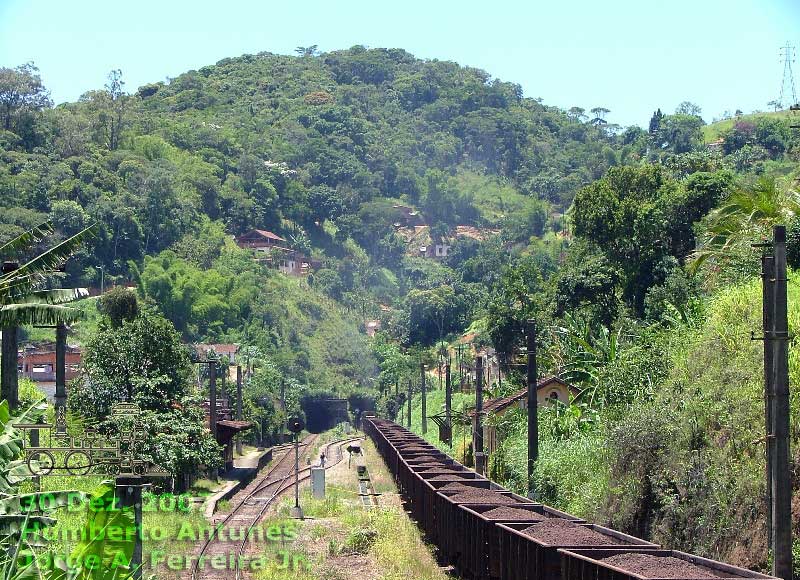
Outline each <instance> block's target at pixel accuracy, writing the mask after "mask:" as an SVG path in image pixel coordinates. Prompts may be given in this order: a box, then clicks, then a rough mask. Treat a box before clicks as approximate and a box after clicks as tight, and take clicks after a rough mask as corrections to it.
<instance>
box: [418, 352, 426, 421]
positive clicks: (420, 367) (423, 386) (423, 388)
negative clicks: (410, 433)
mask: <svg viewBox="0 0 800 580" xmlns="http://www.w3.org/2000/svg"><path fill="white" fill-rule="evenodd" d="M419 369H420V375H421V377H422V382H421V383H420V387H421V388H422V434H423V435H425V433H427V432H428V410H427V408H426V401H425V395H426V393H425V365H424V364H422V363H420V365H419Z"/></svg>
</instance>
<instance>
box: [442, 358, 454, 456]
mask: <svg viewBox="0 0 800 580" xmlns="http://www.w3.org/2000/svg"><path fill="white" fill-rule="evenodd" d="M452 407H453V385H452V384H451V383H450V357H449V356H448V357H447V363H445V365H444V420H445V423H447V428H448V430H449V433H450V436H449V437H448V443H449V444H450V445H453V420H452Z"/></svg>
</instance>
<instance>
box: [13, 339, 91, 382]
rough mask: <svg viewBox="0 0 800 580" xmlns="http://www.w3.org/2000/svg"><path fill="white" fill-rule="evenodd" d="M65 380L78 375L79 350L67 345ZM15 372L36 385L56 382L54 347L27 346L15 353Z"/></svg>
mask: <svg viewBox="0 0 800 580" xmlns="http://www.w3.org/2000/svg"><path fill="white" fill-rule="evenodd" d="M64 362H65V364H66V369H65V373H64V374H65V378H66V380H68V381H69V380H71V379H74V378H75V377H77V376H78V374H79V373H80V366H81V349H80V347H78V346H70V345H67V348H66V353H65V357H64ZM17 371H18V373H19V376H20V377H24V378H27V379H31V380H33V381H35V382H37V383H52V384H55V380H56V346H55V344H45V345H40V346H27V347H25V348H23V349H22V350H20V351H19V352H18V353H17Z"/></svg>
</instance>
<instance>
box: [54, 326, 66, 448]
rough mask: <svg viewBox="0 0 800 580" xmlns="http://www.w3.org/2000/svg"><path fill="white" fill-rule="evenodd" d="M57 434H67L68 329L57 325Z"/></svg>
mask: <svg viewBox="0 0 800 580" xmlns="http://www.w3.org/2000/svg"><path fill="white" fill-rule="evenodd" d="M55 407H56V409H55V410H56V433H66V432H67V327H66V325H65V324H64V323H59V324H57V325H56V396H55Z"/></svg>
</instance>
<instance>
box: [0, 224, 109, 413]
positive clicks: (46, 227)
mask: <svg viewBox="0 0 800 580" xmlns="http://www.w3.org/2000/svg"><path fill="white" fill-rule="evenodd" d="M93 230H94V226H90V227H88V228H86V229H85V230H83V231H82V232H79V233H77V234H75V235H74V236H72V237H71V238H68V239H66V240H64V241H62V242H60V243H58V244H56V245H54V246H52V247H51V248H49V249H47V250H45V251H44V252H42V253H40V254H38V255H36V256H35V257H34V258H32V259H30V260H28V261H27V262H25V263H23V264H22V265H18V264H17V263H15V262H10V261H4V262H3V269H2V273H0V328H1V329H2V337H3V345H2V362H1V363H0V385H1V387H0V390H2V396H3V398H5V399H7V400H8V402H9V404H10V406H11V408H12V409H15V408H16V406H17V327H18V326H22V325H25V324H38V325H55V324H59V323H67V322H73V321H74V320H77V319H78V317H79V315H80V311H78V310H77V309H75V308H71V307H69V306H65V304H66V303H68V302H71V301H73V300H78V299H80V298H84V297H85V296H86V295H87V293H86V291H85V290H83V289H67V288H57V289H42V288H41V286H42V285H43V283H44V282H45V280H46V278H47V276H48V275H50V274H52V273H53V272H55V271H56V270H57V269H58V268H59V267H60V266H61V265H62V264H63V263H64V262H66V260H67V259H68V258H69V257H70V256H72V254H74V252H75V251H76V250H77V249H78V247H79V246H80V244H81V243H82V242H83V241H84V240H85V239H86V238H87V237H88V236H89V235H91V233H92V232H93ZM53 233H54V230H53V226H52V225H51V224H50V223H44V224H42V225H39V226H37V227H35V228H33V229H31V230H29V231H27V232H25V233H23V234H21V235H20V236H18V237H17V238H14V239H12V240H11V241H9V242H7V243H5V244H4V245H2V246H0V258H2V259H3V260H9V259H11V258H14V257H15V256H18V255H21V254H23V253H25V252H28V251H30V250H31V249H32V248H33V247H34V246H35V245H36V244H39V243H40V242H42V241H44V240H45V239H46V238H47V237H48V236H50V235H52V234H53Z"/></svg>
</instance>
